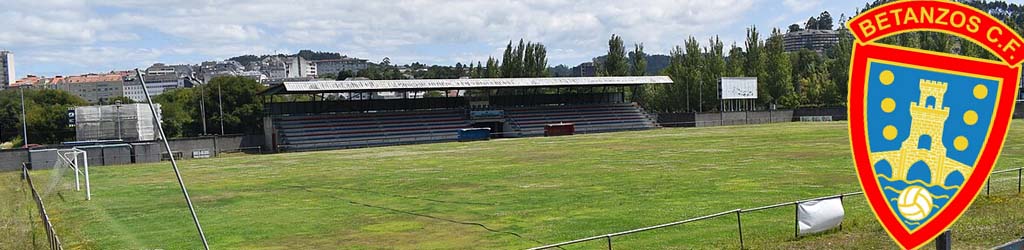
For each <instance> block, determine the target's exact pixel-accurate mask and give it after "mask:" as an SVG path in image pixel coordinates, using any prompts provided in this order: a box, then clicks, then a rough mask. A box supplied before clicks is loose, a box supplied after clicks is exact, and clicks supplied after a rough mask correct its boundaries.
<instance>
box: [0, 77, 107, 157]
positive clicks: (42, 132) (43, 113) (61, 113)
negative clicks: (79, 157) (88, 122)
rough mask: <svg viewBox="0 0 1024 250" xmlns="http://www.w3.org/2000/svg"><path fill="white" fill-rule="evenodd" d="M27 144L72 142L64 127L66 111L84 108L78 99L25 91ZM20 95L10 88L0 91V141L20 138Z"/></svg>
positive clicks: (72, 132)
mask: <svg viewBox="0 0 1024 250" xmlns="http://www.w3.org/2000/svg"><path fill="white" fill-rule="evenodd" d="M24 91H25V92H24V93H25V114H26V118H27V121H26V124H27V127H28V137H29V138H28V139H29V140H28V142H29V143H31V144H53V143H60V142H64V141H72V140H74V139H75V129H74V128H71V127H70V126H68V124H67V110H68V108H73V107H76V106H84V105H88V103H87V102H86V101H85V100H83V99H82V98H80V97H78V96H75V95H72V94H71V93H68V92H65V91H62V90H51V89H25V90H24ZM21 124H22V119H21V93H20V90H19V89H15V88H11V89H6V90H2V91H0V132H2V133H0V140H2V141H9V140H12V139H14V138H15V137H17V138H21V133H22V126H21Z"/></svg>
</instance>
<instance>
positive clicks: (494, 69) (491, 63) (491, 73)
mask: <svg viewBox="0 0 1024 250" xmlns="http://www.w3.org/2000/svg"><path fill="white" fill-rule="evenodd" d="M484 77H486V78H498V77H501V68H500V67H499V66H498V61H497V60H494V58H493V57H488V58H487V70H486V71H485V73H484Z"/></svg>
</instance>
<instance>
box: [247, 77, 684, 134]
mask: <svg viewBox="0 0 1024 250" xmlns="http://www.w3.org/2000/svg"><path fill="white" fill-rule="evenodd" d="M671 82H672V81H671V79H669V78H668V77H665V76H652V77H575V78H498V79H440V80H354V81H312V82H285V83H283V84H280V85H276V86H273V87H271V88H269V89H267V90H266V91H264V92H262V93H261V95H262V96H263V98H264V103H265V106H264V112H265V116H264V121H263V129H264V135H266V136H265V141H264V147H266V148H271V149H274V150H275V151H308V150H321V149H336V148H357V147H372V146H384V145H397V144H413V143H430V142H443V141H454V140H457V139H458V136H459V130H461V129H466V128H489V129H490V131H491V137H492V138H506V137H526V136H542V135H544V134H545V133H544V132H545V127H547V126H548V125H551V124H573V125H574V126H573V127H574V132H575V133H600V132H612V131H623V130H640V129H650V128H656V127H658V124H657V122H656V119H655V118H654V117H652V116H651V115H649V114H647V113H646V112H645V111H644V110H643V108H641V107H640V106H639V105H637V104H636V103H633V102H632V99H634V98H633V97H627V93H637V91H636V90H637V88H638V87H640V86H642V85H644V84H667V83H671ZM630 90H632V91H630ZM296 100H301V101H296Z"/></svg>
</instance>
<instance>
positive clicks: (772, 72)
mask: <svg viewBox="0 0 1024 250" xmlns="http://www.w3.org/2000/svg"><path fill="white" fill-rule="evenodd" d="M764 47H765V48H764V49H765V54H766V55H767V63H766V64H765V68H766V69H765V74H766V77H765V78H764V79H761V81H765V82H766V83H765V85H766V86H767V87H768V91H767V92H768V94H769V96H768V97H766V98H768V99H767V100H766V101H767V102H770V103H772V104H776V103H778V102H779V99H782V98H783V97H784V96H787V95H791V94H793V83H792V82H791V79H792V66H791V65H790V60H789V56H788V54H786V49H785V41H784V40H783V38H782V31H781V30H779V29H773V30H772V34H771V36H770V37H768V40H767V41H766V42H765V46H764Z"/></svg>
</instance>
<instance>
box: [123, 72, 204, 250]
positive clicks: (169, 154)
mask: <svg viewBox="0 0 1024 250" xmlns="http://www.w3.org/2000/svg"><path fill="white" fill-rule="evenodd" d="M135 74H136V75H137V76H138V77H139V82H140V83H142V93H143V94H145V95H146V102H147V103H149V111H150V112H153V119H155V120H156V128H157V130H158V131H160V134H159V135H160V139H161V140H162V141H163V142H164V149H167V157H168V158H169V159H170V160H171V167H172V168H174V176H175V177H177V178H178V186H179V187H181V193H182V194H183V195H185V203H187V204H188V211H189V213H191V214H192V221H193V222H195V224H196V230H198V231H199V238H200V239H202V240H203V248H205V249H206V250H209V249H210V245H209V244H208V243H207V242H206V234H204V233H203V226H202V225H200V224H199V217H198V216H196V209H195V208H194V207H193V206H192V198H189V197H188V190H187V189H186V188H185V181H183V180H182V179H181V171H179V170H178V162H177V161H175V160H174V153H173V152H172V151H171V144H170V143H169V142H167V135H166V134H164V127H163V123H162V122H161V121H160V116H159V115H157V113H156V107H154V106H153V98H152V97H150V96H149V89H147V88H146V80H145V79H142V71H140V70H139V69H135Z"/></svg>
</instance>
